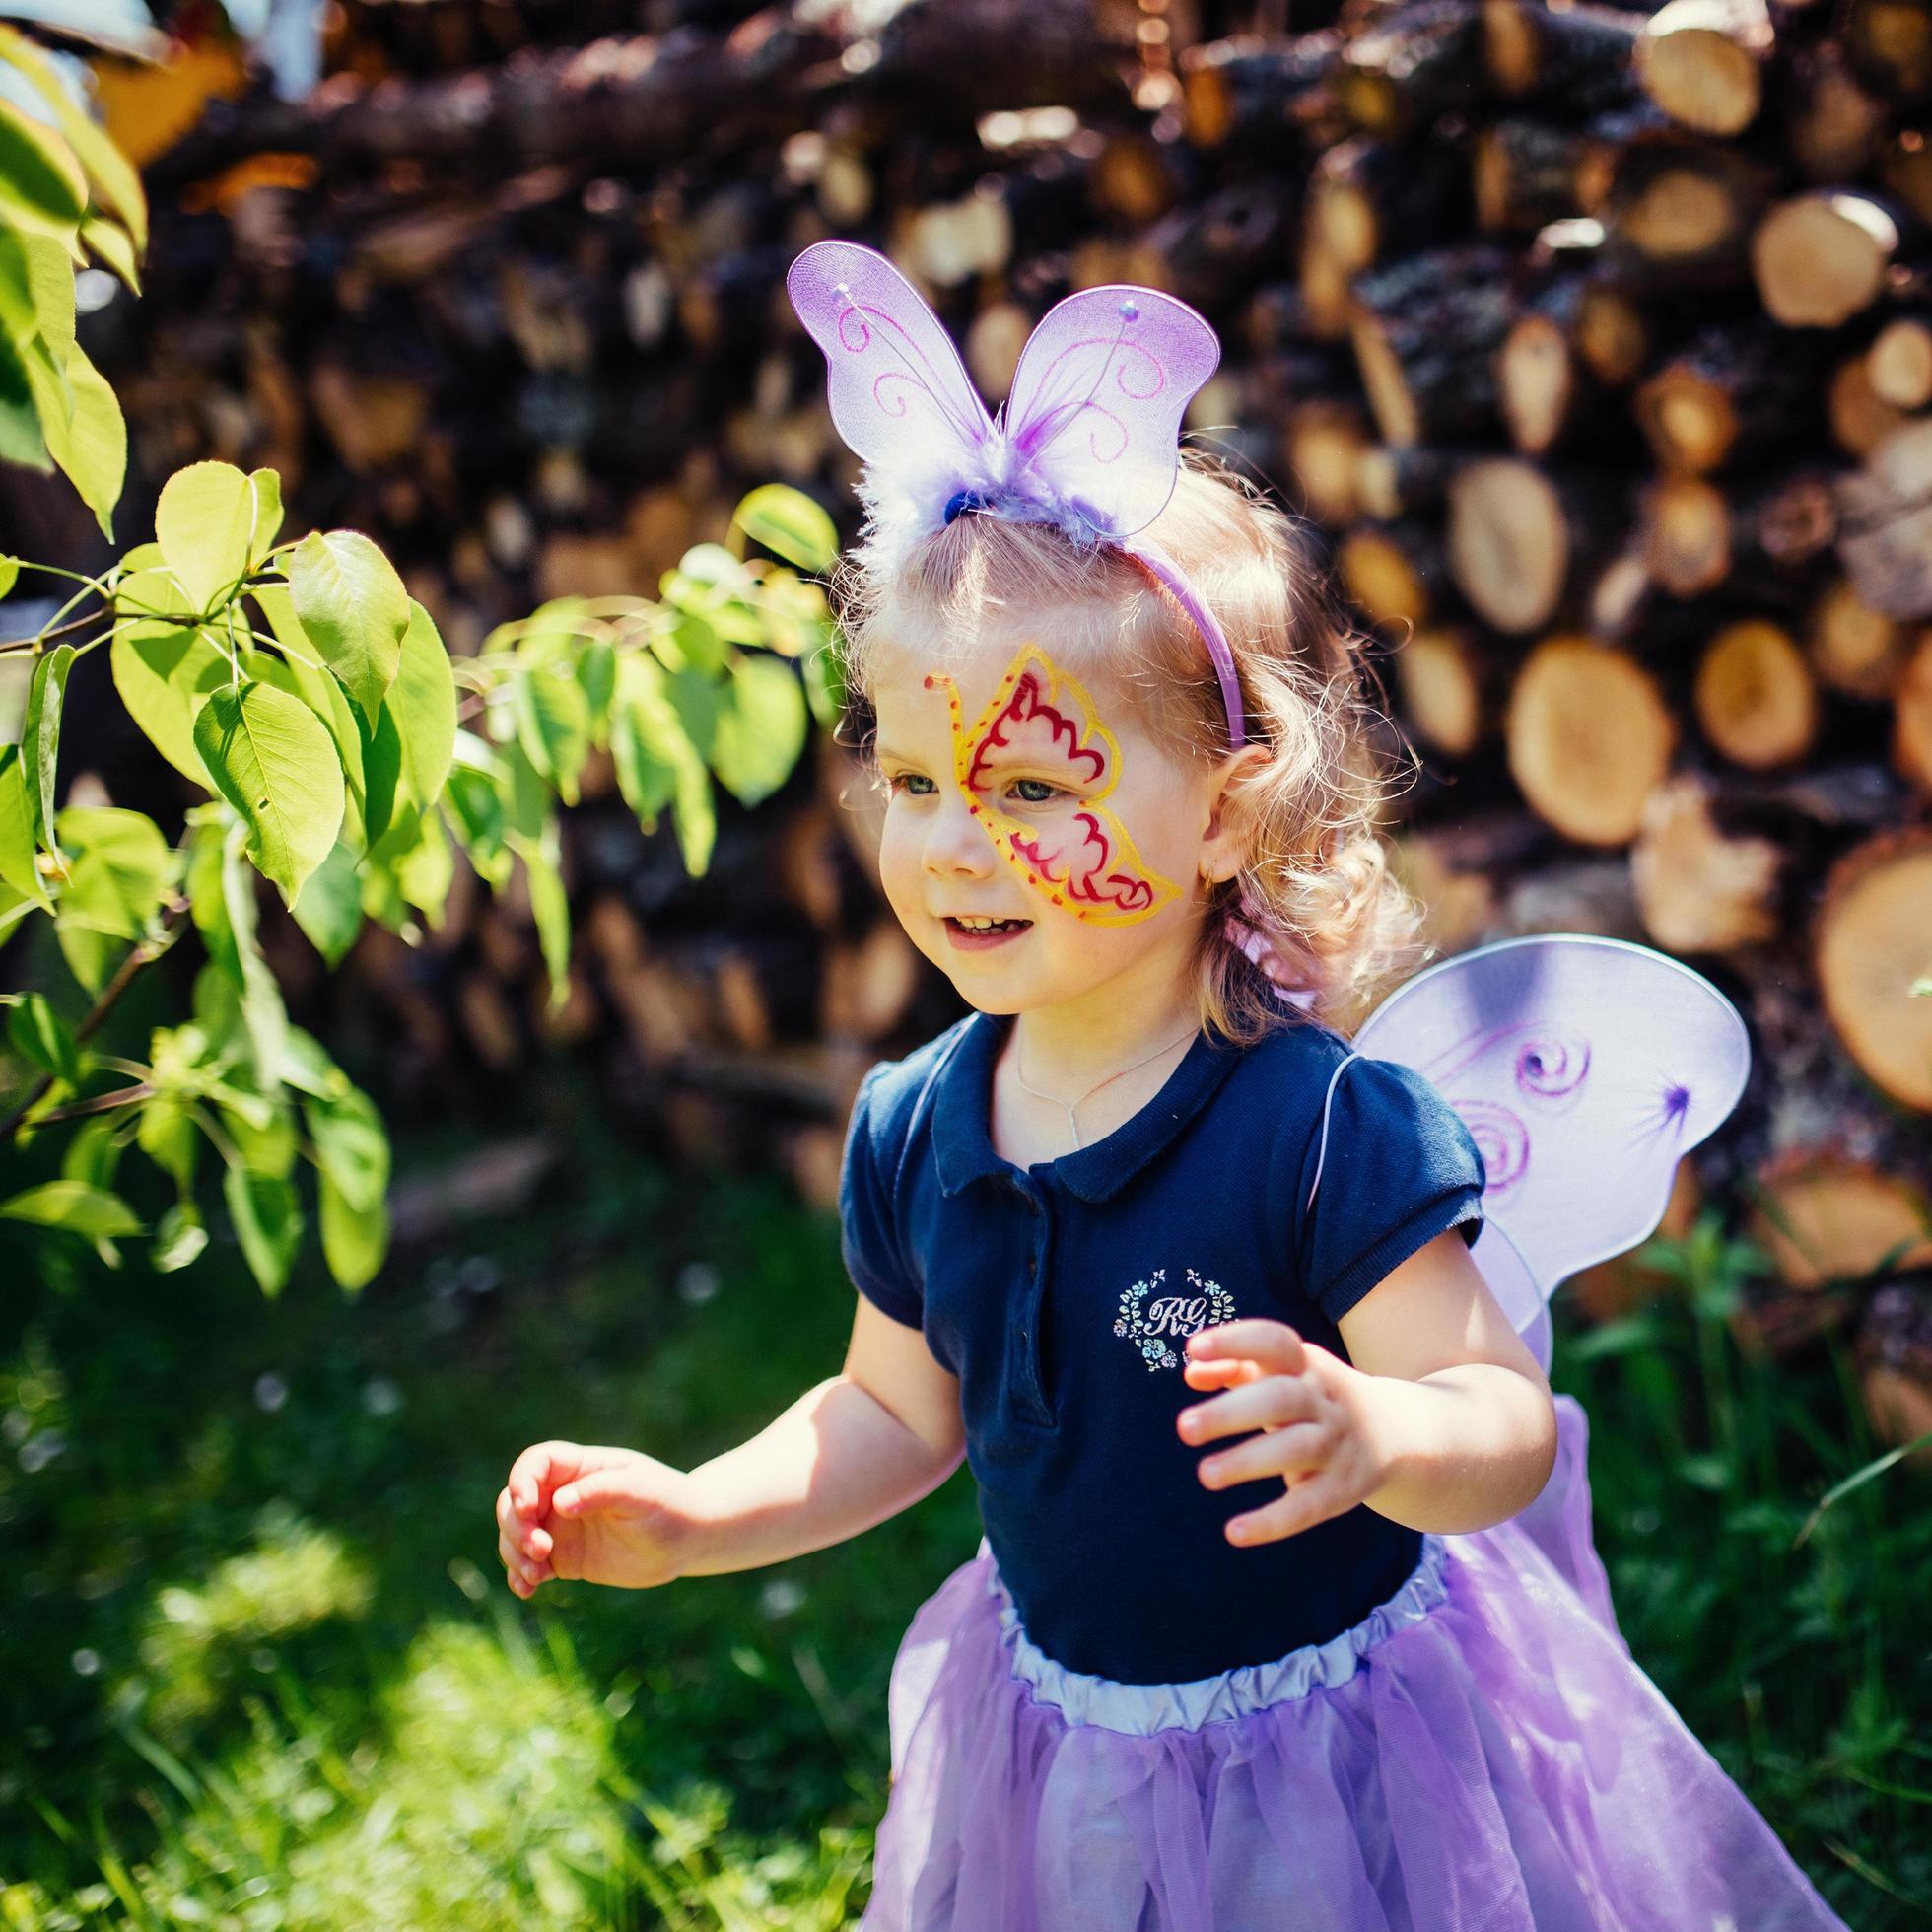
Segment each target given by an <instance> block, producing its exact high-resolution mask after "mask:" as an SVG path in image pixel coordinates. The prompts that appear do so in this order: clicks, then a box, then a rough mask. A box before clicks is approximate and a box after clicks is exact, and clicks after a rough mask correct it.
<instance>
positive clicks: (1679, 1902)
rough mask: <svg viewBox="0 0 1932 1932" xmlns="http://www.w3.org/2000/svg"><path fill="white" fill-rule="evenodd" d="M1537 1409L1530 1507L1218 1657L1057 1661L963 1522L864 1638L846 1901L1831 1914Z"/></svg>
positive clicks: (1148, 1921) (1011, 1921) (1372, 1913)
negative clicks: (1542, 1484) (1341, 1612)
mask: <svg viewBox="0 0 1932 1932" xmlns="http://www.w3.org/2000/svg"><path fill="white" fill-rule="evenodd" d="M1556 1409H1557V1419H1558V1425H1559V1433H1560V1448H1559V1452H1558V1455H1557V1460H1556V1467H1555V1470H1554V1471H1553V1473H1552V1477H1551V1480H1550V1483H1549V1486H1548V1487H1546V1488H1545V1490H1544V1492H1543V1494H1542V1495H1541V1496H1539V1497H1538V1499H1537V1501H1536V1502H1535V1503H1533V1504H1532V1505H1531V1506H1530V1508H1529V1509H1527V1510H1525V1511H1523V1512H1522V1513H1521V1514H1520V1515H1518V1516H1515V1517H1512V1518H1511V1519H1510V1520H1509V1521H1508V1522H1506V1523H1500V1524H1496V1525H1494V1526H1493V1527H1491V1528H1489V1529H1486V1530H1479V1531H1475V1532H1472V1533H1470V1534H1468V1535H1463V1536H1429V1537H1425V1538H1424V1539H1423V1547H1422V1557H1421V1560H1420V1562H1419V1563H1418V1564H1417V1566H1416V1568H1415V1570H1414V1573H1413V1574H1412V1575H1411V1577H1410V1579H1409V1581H1408V1582H1407V1583H1405V1584H1404V1585H1403V1587H1402V1589H1401V1590H1399V1591H1398V1592H1397V1593H1396V1595H1395V1596H1393V1597H1392V1598H1390V1599H1389V1601H1388V1602H1387V1603H1384V1604H1382V1605H1380V1606H1378V1607H1377V1608H1376V1609H1375V1610H1374V1611H1372V1612H1371V1613H1370V1614H1369V1615H1368V1617H1367V1618H1365V1619H1364V1620H1363V1621H1361V1622H1360V1623H1357V1624H1355V1625H1354V1626H1353V1627H1352V1628H1350V1629H1347V1630H1344V1631H1343V1632H1341V1633H1340V1634H1339V1635H1338V1636H1335V1637H1333V1638H1331V1639H1330V1640H1329V1641H1328V1642H1327V1643H1323V1644H1319V1645H1317V1644H1309V1645H1304V1646H1302V1647H1301V1648H1300V1649H1297V1650H1292V1651H1290V1652H1288V1653H1287V1655H1286V1656H1284V1657H1280V1658H1277V1659H1276V1660H1275V1661H1273V1662H1271V1663H1266V1664H1259V1665H1253V1666H1250V1667H1248V1668H1246V1669H1242V1670H1235V1671H1229V1672H1225V1673H1223V1674H1222V1675H1221V1676H1219V1677H1212V1678H1201V1679H1197V1680H1194V1681H1192V1682H1189V1683H1183V1684H1167V1685H1161V1684H1153V1685H1148V1684H1123V1683H1119V1682H1116V1681H1115V1680H1113V1679H1111V1678H1102V1677H1090V1676H1085V1675H1082V1674H1080V1673H1077V1672H1073V1671H1069V1670H1066V1669H1063V1668H1062V1667H1061V1666H1060V1665H1059V1664H1057V1663H1055V1662H1054V1661H1053V1660H1052V1659H1051V1658H1049V1657H1047V1656H1046V1655H1045V1654H1044V1653H1043V1652H1041V1651H1040V1650H1039V1649H1038V1648H1037V1647H1036V1646H1035V1645H1034V1644H1033V1643H1032V1642H1031V1641H1030V1640H1029V1639H1028V1637H1027V1635H1026V1633H1025V1631H1024V1629H1022V1628H1021V1627H1020V1624H1019V1622H1018V1619H1017V1617H1016V1615H1015V1613H1014V1609H1013V1605H1012V1601H1011V1599H1010V1598H1009V1597H1008V1596H1007V1594H1006V1591H1005V1588H1004V1586H1003V1584H1002V1583H1001V1582H1000V1574H999V1571H998V1568H997V1567H996V1565H995V1563H994V1560H993V1556H992V1552H990V1550H989V1549H988V1547H987V1545H986V1544H985V1543H984V1542H982V1543H981V1545H980V1548H979V1551H978V1552H977V1553H976V1554H975V1555H974V1556H973V1557H972V1558H971V1559H970V1560H969V1561H967V1562H965V1563H962V1564H961V1565H960V1566H959V1567H958V1568H957V1569H956V1570H954V1571H953V1572H952V1574H951V1575H950V1576H948V1577H947V1578H946V1580H945V1581H944V1582H943V1583H942V1584H941V1585H940V1586H939V1588H938V1589H937V1590H936V1591H935V1592H934V1593H933V1594H932V1595H931V1597H930V1598H929V1599H928V1600H927V1601H926V1602H925V1603H924V1604H923V1605H922V1606H921V1607H920V1609H919V1611H918V1613H917V1614H916V1616H915V1617H914V1619H913V1621H912V1625H911V1627H910V1628H909V1629H908V1630H907V1632H906V1635H905V1637H904V1639H903V1640H902V1641H901V1644H900V1647H899V1653H898V1657H897V1659H896V1661H895V1662H894V1664H893V1667H892V1679H891V1689H890V1693H889V1705H890V1709H889V1721H890V1728H891V1750H892V1778H893V1783H892V1793H891V1799H890V1802H889V1804H888V1805H887V1807H886V1814H885V1817H884V1819H883V1820H882V1821H881V1823H880V1826H879V1830H878V1840H877V1850H876V1856H875V1862H874V1872H873V1887H872V1897H871V1902H870V1905H869V1906H868V1908H867V1909H866V1912H865V1915H864V1917H863V1919H862V1926H863V1927H864V1928H866V1932H939V1929H940V1928H945V1932H1027V1928H1036V1927H1037V1928H1040V1929H1041V1932H1210V1928H1211V1932H1250V1928H1255V1932H1261V1929H1262V1928H1266V1929H1267V1932H1301V1929H1302V1928H1306V1932H1398V1928H1399V1929H1400V1932H1586V1929H1587V1932H1605V1929H1606V1928H1628V1932H1693V1929H1694V1932H1795V1928H1800V1927H1802V1928H1807V1932H1809V1929H1810V1928H1816V1927H1825V1926H1829V1927H1834V1928H1837V1932H1845V1928H1844V1921H1843V1920H1841V1919H1840V1918H1838V1917H1837V1916H1836V1915H1835V1914H1834V1913H1833V1912H1832V1911H1831V1910H1830V1908H1829V1907H1828V1905H1827V1904H1826V1903H1825V1901H1824V1899H1823V1898H1822V1897H1820V1896H1819V1894H1818V1892H1817V1891H1816V1890H1815V1888H1814V1887H1813V1886H1812V1884H1811V1881H1810V1880H1809V1879H1808V1878H1806V1876H1805V1875H1804V1873H1803V1872H1802V1871H1801V1870H1800V1869H1799V1867H1798V1866H1797V1865H1796V1863H1795V1862H1794V1861H1793V1860H1792V1858H1791V1857H1790V1855H1789V1853H1787V1852H1786V1851H1785V1849H1784V1847H1783V1845H1782V1844H1781V1843H1780V1842H1779V1841H1778V1838H1777V1836H1776V1834H1775V1833H1774V1832H1773V1831H1772V1830H1771V1828H1770V1827H1769V1826H1768V1825H1767V1824H1766V1823H1765V1822H1764V1820H1763V1819H1762V1818H1761V1817H1759V1814H1758V1812H1757V1811H1756V1810H1754V1809H1753V1807H1752V1805H1751V1803H1750V1801H1749V1800H1748V1799H1747V1798H1746V1797H1745V1795H1744V1793H1743V1792H1742V1791H1740V1790H1739V1789H1738V1787H1737V1785H1736V1784H1734V1783H1733V1782H1732V1781H1731V1779H1730V1778H1729V1777H1728V1776H1727V1775H1726V1774H1725V1772H1724V1770H1723V1769H1722V1767H1721V1766H1720V1765H1719V1764H1718V1763H1717V1761H1716V1760H1715V1759H1713V1758H1712V1757H1711V1756H1710V1755H1709V1753H1707V1752H1706V1751H1705V1750H1704V1748H1703V1747H1702V1746H1701V1745H1700V1744H1699V1743H1698V1742H1697V1740H1696V1739H1695V1738H1694V1737H1693V1736H1692V1735H1691V1734H1690V1731H1689V1730H1688V1729H1687V1728H1686V1727H1685V1724H1684V1721H1683V1719H1682V1718H1680V1717H1679V1716H1678V1714H1677V1712H1676V1711H1675V1710H1673V1709H1672V1707H1671V1706H1670V1704H1669V1703H1668V1702H1667V1701H1666V1700H1665V1698H1664V1696H1663V1694H1662V1693H1661V1692H1660V1691H1659V1690H1657V1688H1656V1686H1655V1685H1653V1684H1652V1683H1651V1681H1650V1679H1649V1678H1648V1677H1646V1676H1645V1675H1644V1673H1643V1672H1642V1671H1641V1670H1640V1669H1639V1668H1638V1667H1637V1665H1636V1664H1635V1663H1634V1662H1633V1661H1632V1659H1631V1657H1630V1653H1629V1649H1628V1646H1627V1645H1626V1644H1625V1643H1624V1642H1623V1639H1622V1637H1621V1634H1620V1633H1619V1631H1618V1628H1617V1621H1616V1618H1615V1616H1614V1614H1613V1612H1612V1609H1611V1603H1610V1590H1609V1585H1608V1581H1607V1579H1606V1577H1605V1575H1604V1569H1603V1565H1602V1563H1601V1561H1600V1560H1599V1559H1598V1556H1597V1552H1596V1550H1595V1547H1594V1545H1593V1544H1592V1542H1591V1538H1590V1491H1589V1484H1588V1480H1587V1477H1586V1475H1585V1452H1586V1448H1587V1443H1588V1428H1587V1424H1586V1422H1585V1419H1584V1414H1583V1410H1582V1408H1581V1407H1580V1406H1579V1405H1578V1404H1577V1402H1576V1401H1575V1400H1574V1398H1572V1397H1569V1396H1558V1397H1557V1398H1556Z"/></svg>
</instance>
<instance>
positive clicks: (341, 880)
mask: <svg viewBox="0 0 1932 1932" xmlns="http://www.w3.org/2000/svg"><path fill="white" fill-rule="evenodd" d="M290 914H291V917H293V919H294V920H295V923H296V924H297V925H298V926H299V927H301V928H302V930H303V931H304V932H306V933H307V934H308V935H309V943H310V944H311V946H313V947H314V948H315V950H316V951H317V952H318V953H320V954H321V955H322V957H323V958H324V959H325V960H327V961H328V963H329V965H330V966H332V967H333V966H339V965H341V964H342V961H343V960H344V959H345V958H346V957H347V956H348V951H349V948H350V947H351V946H352V945H354V944H355V942H356V935H357V934H358V933H359V932H360V931H362V880H361V877H360V876H359V875H358V871H357V859H356V855H355V853H354V852H353V851H352V850H351V849H350V847H349V846H348V845H347V843H345V842H344V841H343V840H341V839H338V840H337V841H336V842H335V844H334V845H333V846H331V847H330V848H329V855H328V857H327V858H326V859H324V860H323V861H322V862H321V863H320V864H319V865H317V866H316V867H315V869H314V870H313V871H312V872H311V873H310V875H309V883H308V884H307V885H306V886H304V887H303V889H302V896H301V898H299V899H298V900H297V901H296V902H295V904H294V906H292V907H291V908H290Z"/></svg>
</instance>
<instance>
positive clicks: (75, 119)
mask: <svg viewBox="0 0 1932 1932" xmlns="http://www.w3.org/2000/svg"><path fill="white" fill-rule="evenodd" d="M0 60H4V61H6V62H7V63H8V64H9V65H11V66H13V67H17V68H18V69H19V70H20V71H21V72H22V73H23V74H25V75H26V76H27V77H28V79H29V80H31V81H32V82H33V83H34V85H35V88H36V89H37V91H38V92H39V94H40V96H41V97H42V99H44V100H45V102H46V104H47V107H48V109H49V111H50V112H51V113H52V115H53V118H54V124H55V126H57V127H58V128H59V129H60V132H61V135H62V138H63V139H64V140H65V141H66V143H67V146H68V147H69V148H70V149H71V150H72V152H73V156H74V159H75V160H76V161H77V162H79V163H80V165H81V168H82V170H83V171H84V173H85V174H86V176H87V181H88V185H89V186H90V187H92V189H93V191H94V199H95V200H96V201H98V202H99V203H100V204H101V206H102V207H104V208H108V209H111V210H112V211H113V213H114V214H115V215H116V216H117V217H118V218H119V220H120V221H121V223H122V225H123V226H124V227H125V228H126V229H127V232H128V235H129V238H130V240H131V241H132V242H133V243H134V245H135V247H137V248H145V247H146V246H147V245H148V203H147V198H146V196H145V195H143V193H142V192H141V176H140V175H139V173H136V171H135V168H134V164H133V163H132V162H131V161H129V160H128V158H127V157H126V156H125V155H124V154H122V153H121V151H120V150H119V149H118V148H117V147H115V146H114V144H113V141H112V140H111V139H110V138H109V137H108V135H107V133H106V132H105V130H104V129H103V128H102V127H100V126H99V125H97V124H96V123H95V122H94V121H93V120H91V119H90V118H89V117H88V114H87V111H86V109H85V108H83V107H82V106H81V104H80V103H79V102H77V101H76V100H75V99H74V97H73V96H72V94H70V93H69V92H68V90H67V88H66V87H65V86H64V85H63V84H62V81H61V78H60V75H59V73H58V72H57V71H56V69H55V68H54V65H53V63H52V62H51V61H50V60H48V59H47V57H46V55H45V54H44V53H42V52H41V51H40V49H39V48H38V47H37V46H35V43H34V42H33V41H32V40H30V39H28V37H27V36H26V35H24V34H21V33H18V32H17V31H16V30H15V29H13V28H11V27H8V26H5V25H4V24H0Z"/></svg>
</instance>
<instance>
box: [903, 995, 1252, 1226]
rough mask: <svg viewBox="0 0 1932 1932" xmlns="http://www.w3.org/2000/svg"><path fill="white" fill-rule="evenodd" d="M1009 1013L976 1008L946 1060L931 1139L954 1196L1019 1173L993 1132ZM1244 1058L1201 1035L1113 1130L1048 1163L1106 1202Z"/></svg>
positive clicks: (1071, 1184)
mask: <svg viewBox="0 0 1932 1932" xmlns="http://www.w3.org/2000/svg"><path fill="white" fill-rule="evenodd" d="M1012 1018H1013V1016H1012V1015H1011V1014H1010V1013H997V1014H996V1013H983V1012H976V1013H974V1014H972V1015H971V1017H970V1018H969V1019H968V1020H967V1021H966V1023H965V1026H964V1027H963V1029H962V1030H961V1033H960V1036H959V1038H958V1039H957V1040H956V1041H955V1042H954V1044H953V1050H952V1052H951V1053H950V1054H949V1055H948V1056H947V1057H946V1059H945V1061H944V1062H943V1063H942V1064H941V1066H940V1068H939V1069H938V1072H937V1074H936V1075H935V1079H934V1086H935V1091H934V1093H933V1095H932V1100H933V1109H932V1143H933V1149H934V1156H935V1159H936V1161H937V1164H938V1172H939V1186H940V1188H941V1189H942V1190H943V1192H945V1193H946V1194H948V1195H954V1194H957V1193H959V1191H960V1190H961V1189H962V1188H964V1187H966V1186H967V1185H968V1184H969V1183H971V1182H973V1181H977V1180H979V1179H981V1178H982V1177H983V1176H985V1175H988V1174H1000V1173H1017V1172H1018V1169H1016V1168H1015V1167H1014V1166H1013V1165H1012V1163H1011V1162H1010V1161H1008V1160H1006V1159H1004V1158H1003V1157H1002V1156H1001V1155H1000V1153H999V1152H997V1151H996V1149H995V1148H994V1145H993V1138H992V1135H991V1132H990V1129H989V1117H990V1111H991V1106H992V1098H993V1065H994V1062H995V1061H996V1060H998V1059H999V1057H1000V1047H1001V1046H1002V1045H1003V1044H1004V1042H1005V1039H1006V1035H1007V1033H1008V1032H1009V1031H1010V1029H1011V1027H1012ZM1239 1058H1240V1051H1239V1049H1238V1048H1236V1047H1233V1046H1231V1045H1229V1044H1228V1043H1227V1042H1226V1041H1225V1040H1221V1039H1219V1038H1218V1037H1216V1036H1212V1035H1209V1034H1208V1033H1207V1032H1206V1031H1203V1032H1201V1033H1198V1034H1197V1035H1196V1036H1195V1038H1194V1040H1193V1042H1192V1043H1191V1044H1190V1045H1189V1047H1188V1050H1187V1052H1186V1054H1185V1055H1183V1057H1182V1059H1181V1063H1180V1065H1179V1066H1178V1067H1176V1068H1175V1069H1174V1070H1173V1071H1172V1072H1171V1073H1170V1074H1168V1076H1167V1080H1166V1084H1165V1085H1163V1086H1162V1087H1161V1089H1160V1091H1159V1092H1158V1093H1157V1094H1155V1095H1154V1097H1153V1098H1152V1099H1151V1100H1149V1101H1148V1102H1147V1104H1146V1105H1145V1106H1144V1107H1142V1108H1141V1109H1140V1111H1139V1112H1138V1114H1136V1115H1135V1116H1134V1118H1133V1119H1132V1120H1129V1121H1125V1122H1123V1123H1122V1124H1121V1125H1120V1126H1119V1127H1117V1128H1116V1129H1115V1130H1114V1131H1113V1133H1111V1134H1108V1135H1104V1136H1102V1138H1100V1139H1098V1140H1095V1141H1093V1142H1092V1143H1091V1144H1089V1145H1087V1146H1084V1147H1076V1148H1075V1149H1074V1150H1073V1151H1072V1152H1071V1153H1068V1154H1062V1155H1061V1156H1060V1158H1059V1159H1058V1160H1055V1161H1050V1162H1046V1163H1043V1164H1044V1165H1045V1166H1046V1167H1047V1168H1048V1169H1049V1171H1050V1172H1051V1173H1052V1174H1053V1176H1054V1178H1055V1179H1056V1180H1057V1181H1059V1182H1060V1184H1061V1185H1062V1186H1063V1187H1064V1188H1066V1189H1067V1191H1068V1192H1069V1194H1075V1195H1078V1196H1079V1198H1080V1199H1081V1200H1082V1201H1104V1200H1105V1199H1106V1198H1107V1197H1108V1196H1109V1195H1110V1194H1112V1193H1114V1192H1115V1191H1116V1190H1117V1189H1118V1188H1119V1187H1120V1186H1121V1185H1122V1184H1123V1183H1124V1182H1125V1181H1126V1180H1127V1179H1128V1178H1129V1177H1130V1176H1131V1175H1133V1174H1135V1173H1137V1172H1138V1170H1139V1169H1140V1168H1141V1167H1143V1166H1145V1165H1146V1163H1147V1162H1148V1161H1149V1160H1151V1159H1152V1158H1153V1157H1154V1155H1155V1154H1157V1153H1158V1152H1159V1151H1160V1150H1161V1148H1163V1147H1164V1146H1166V1145H1167V1144H1168V1142H1169V1141H1171V1140H1172V1139H1173V1138H1174V1137H1175V1136H1176V1135H1177V1134H1179V1133H1180V1131H1181V1129H1182V1128H1183V1127H1185V1126H1186V1125H1187V1123H1188V1122H1189V1121H1190V1120H1192V1119H1193V1117H1194V1116H1195V1115H1196V1114H1197V1113H1198V1112H1200V1110H1201V1108H1202V1107H1203V1106H1205V1105H1206V1104H1207V1100H1208V1098H1209V1097H1210V1096H1211V1095H1212V1093H1213V1092H1214V1090H1215V1088H1216V1087H1218V1086H1219V1085H1220V1083H1221V1081H1222V1080H1223V1079H1225V1078H1226V1077H1227V1074H1228V1072H1229V1070H1230V1069H1232V1067H1233V1066H1234V1063H1235V1062H1236V1060H1238V1059H1239Z"/></svg>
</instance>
